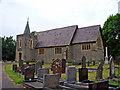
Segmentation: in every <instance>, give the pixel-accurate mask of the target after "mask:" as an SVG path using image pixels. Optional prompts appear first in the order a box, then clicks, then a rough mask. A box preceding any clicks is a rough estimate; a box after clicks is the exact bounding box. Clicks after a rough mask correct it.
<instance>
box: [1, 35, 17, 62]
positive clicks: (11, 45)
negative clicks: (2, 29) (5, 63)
mask: <svg viewBox="0 0 120 90" xmlns="http://www.w3.org/2000/svg"><path fill="white" fill-rule="evenodd" d="M15 50H16V42H15V40H13V37H12V36H10V37H2V60H9V61H11V60H12V61H13V60H15Z"/></svg>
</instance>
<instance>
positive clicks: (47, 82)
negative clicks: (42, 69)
mask: <svg viewBox="0 0 120 90" xmlns="http://www.w3.org/2000/svg"><path fill="white" fill-rule="evenodd" d="M59 80H60V76H59V74H51V75H44V76H43V86H44V87H48V88H57V87H58V86H59Z"/></svg>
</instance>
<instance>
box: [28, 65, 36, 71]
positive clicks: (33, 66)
mask: <svg viewBox="0 0 120 90" xmlns="http://www.w3.org/2000/svg"><path fill="white" fill-rule="evenodd" d="M29 66H30V67H32V68H33V70H34V72H35V64H29Z"/></svg>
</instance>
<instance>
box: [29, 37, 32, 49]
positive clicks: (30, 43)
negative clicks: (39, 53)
mask: <svg viewBox="0 0 120 90" xmlns="http://www.w3.org/2000/svg"><path fill="white" fill-rule="evenodd" d="M29 48H33V40H32V39H30V42H29Z"/></svg>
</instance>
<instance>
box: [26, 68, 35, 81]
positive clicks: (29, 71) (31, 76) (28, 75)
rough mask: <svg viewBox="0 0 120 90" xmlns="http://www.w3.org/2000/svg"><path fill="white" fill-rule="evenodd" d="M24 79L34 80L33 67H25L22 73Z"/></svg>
mask: <svg viewBox="0 0 120 90" xmlns="http://www.w3.org/2000/svg"><path fill="white" fill-rule="evenodd" d="M24 80H25V81H33V80H34V69H33V67H31V66H28V67H26V68H25V75H24Z"/></svg>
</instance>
